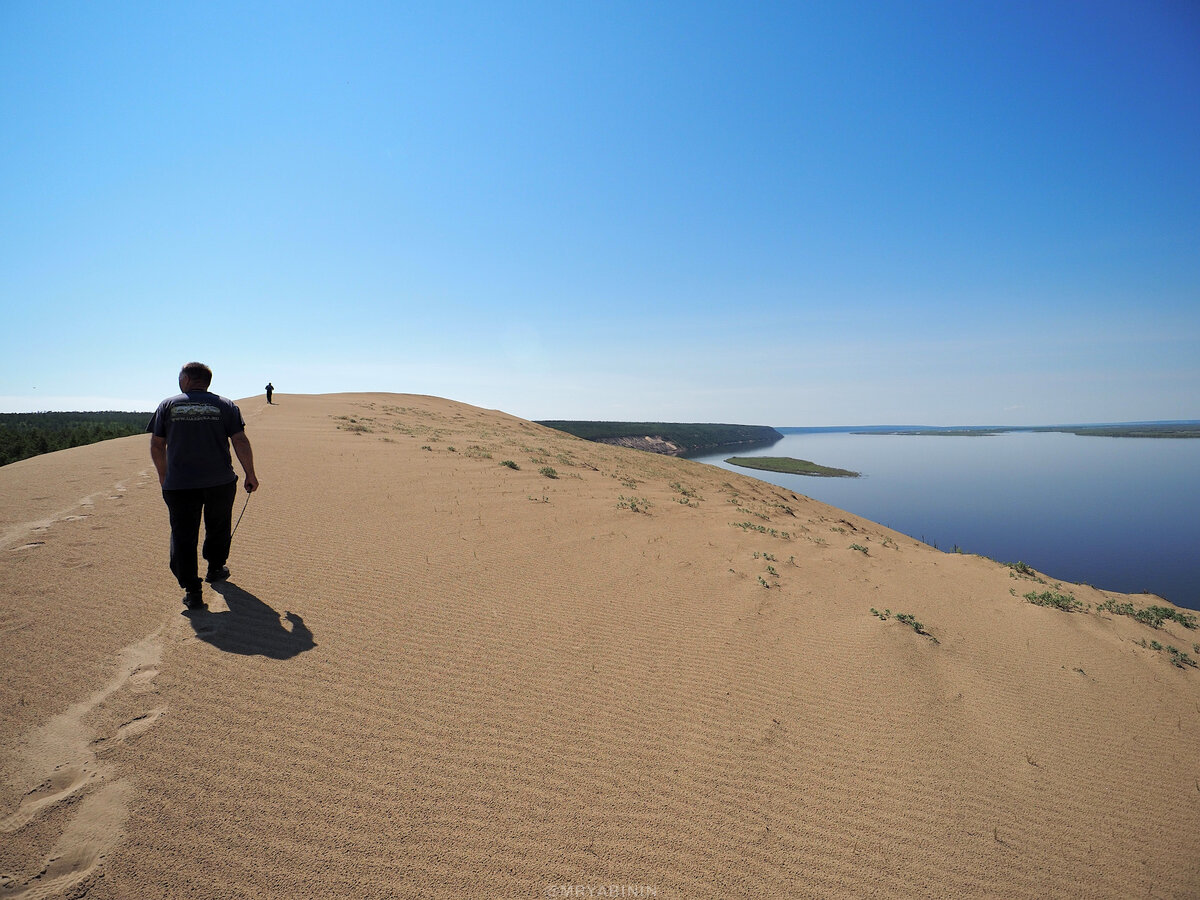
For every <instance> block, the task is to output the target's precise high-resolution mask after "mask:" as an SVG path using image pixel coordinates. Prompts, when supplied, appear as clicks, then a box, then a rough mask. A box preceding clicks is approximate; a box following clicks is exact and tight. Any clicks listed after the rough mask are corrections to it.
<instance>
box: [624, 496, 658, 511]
mask: <svg viewBox="0 0 1200 900" xmlns="http://www.w3.org/2000/svg"><path fill="white" fill-rule="evenodd" d="M652 505H653V504H652V503H651V502H650V501H649V500H647V499H646V498H645V497H626V496H625V495H624V494H622V495H621V497H620V498H619V499H618V501H617V509H628V510H630V511H631V512H635V513H636V512H640V513H644V512H648V511H649V509H650V507H651V506H652Z"/></svg>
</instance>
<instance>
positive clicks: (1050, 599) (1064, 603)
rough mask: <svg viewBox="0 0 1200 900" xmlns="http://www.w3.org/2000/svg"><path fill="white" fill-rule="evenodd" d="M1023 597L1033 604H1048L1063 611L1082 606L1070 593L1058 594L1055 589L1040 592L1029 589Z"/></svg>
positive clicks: (1070, 610)
mask: <svg viewBox="0 0 1200 900" xmlns="http://www.w3.org/2000/svg"><path fill="white" fill-rule="evenodd" d="M1025 599H1026V600H1028V601H1029V602H1030V603H1032V604H1033V605H1034V606H1050V607H1053V608H1054V609H1061V610H1062V611H1063V612H1072V611H1073V610H1076V609H1082V608H1083V604H1082V603H1081V602H1080V601H1078V600H1076V599H1075V598H1074V597H1072V596H1071V595H1070V594H1060V593H1058V592H1057V591H1042V592H1041V593H1040V594H1038V593H1035V592H1034V591H1030V592H1029V593H1028V594H1026V595H1025Z"/></svg>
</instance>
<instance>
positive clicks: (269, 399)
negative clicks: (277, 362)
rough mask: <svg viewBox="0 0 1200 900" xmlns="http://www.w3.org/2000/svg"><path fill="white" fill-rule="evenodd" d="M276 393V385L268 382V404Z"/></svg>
mask: <svg viewBox="0 0 1200 900" xmlns="http://www.w3.org/2000/svg"><path fill="white" fill-rule="evenodd" d="M274 393H275V385H273V384H271V382H269V381H268V382H267V402H268V403H270V402H271V395H272V394H274Z"/></svg>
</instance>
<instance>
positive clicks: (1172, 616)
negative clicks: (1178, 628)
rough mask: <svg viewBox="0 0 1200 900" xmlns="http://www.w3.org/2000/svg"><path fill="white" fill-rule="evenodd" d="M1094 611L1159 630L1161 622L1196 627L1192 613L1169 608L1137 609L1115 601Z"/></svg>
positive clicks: (1148, 607)
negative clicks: (1111, 614) (1124, 618)
mask: <svg viewBox="0 0 1200 900" xmlns="http://www.w3.org/2000/svg"><path fill="white" fill-rule="evenodd" d="M1096 609H1100V610H1104V611H1105V612H1110V613H1113V614H1114V615H1118V616H1129V617H1130V618H1131V619H1137V620H1138V621H1139V622H1141V623H1142V624H1143V625H1149V626H1150V627H1151V628H1161V627H1162V625H1163V622H1167V621H1175V622H1178V623H1179V624H1180V625H1182V626H1183V627H1184V628H1195V627H1196V617H1195V616H1194V615H1193V614H1192V613H1185V612H1184V611H1183V610H1179V609H1173V608H1172V607H1169V606H1144V607H1141V608H1139V607H1136V606H1134V605H1133V604H1132V603H1129V602H1125V603H1117V602H1116V601H1115V600H1105V601H1104V602H1103V603H1101V604H1100V605H1099V606H1097V607H1096Z"/></svg>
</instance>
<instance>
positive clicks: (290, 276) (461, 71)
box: [0, 0, 1200, 425]
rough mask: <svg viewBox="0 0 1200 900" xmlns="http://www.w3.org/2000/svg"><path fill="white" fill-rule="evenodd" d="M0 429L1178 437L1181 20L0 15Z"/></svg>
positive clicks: (1183, 158)
mask: <svg viewBox="0 0 1200 900" xmlns="http://www.w3.org/2000/svg"><path fill="white" fill-rule="evenodd" d="M0 309H2V310H3V326H2V328H0V409H2V410H8V411H15V410H22V409H80V408H122V409H149V408H151V407H152V406H153V405H154V404H155V403H156V402H157V401H158V400H159V399H161V398H162V397H163V396H166V395H167V394H169V393H172V392H173V391H174V390H175V378H176V374H177V372H178V369H179V366H180V365H181V364H182V363H183V362H185V361H187V360H190V359H199V360H201V361H205V362H208V363H209V364H210V365H212V366H213V368H214V369H215V370H216V373H217V377H216V380H215V381H214V385H213V387H214V390H217V391H218V392H219V393H222V394H226V395H227V396H232V397H235V398H237V397H244V396H248V395H251V394H255V393H260V392H261V389H262V386H263V385H264V384H266V382H267V381H268V379H269V380H271V381H273V382H274V384H275V386H276V388H277V390H278V391H280V392H281V393H282V394H283V395H284V396H285V397H286V394H288V393H291V392H299V393H326V392H332V391H349V390H364V391H376V390H378V391H399V392H415V393H427V394H435V395H438V396H443V397H449V398H452V399H455V400H461V401H465V402H468V403H473V404H476V405H480V406H485V407H492V408H498V409H502V410H505V411H507V412H511V413H514V414H516V415H520V416H524V417H527V418H551V417H554V418H605V419H656V420H660V419H665V420H673V421H732V422H753V423H766V424H773V425H831V424H866V423H924V424H991V423H1010V424H1046V423H1061V422H1088V421H1125V420H1134V419H1171V418H1200V5H1198V4H1196V3H1195V2H1193V0H1127V2H1104V0H1087V2H1082V0H1081V2H1054V0H1035V2H1019V0H1005V2H976V0H971V2H963V0H944V2H920V0H918V2H911V0H897V2H888V3H873V2H872V3H867V2H845V0H836V2H835V0H830V2H804V0H795V2H793V3H745V2H729V3H706V2H677V3H656V2H632V3H620V2H608V0H605V2H574V0H555V2H546V3H536V2H496V3H456V2H440V0H439V2H430V3H420V4H417V3H411V4H410V3H390V2H389V3H384V2H378V3H363V2H337V3H334V2H329V3H321V4H316V3H294V2H278V3H263V2H253V0H238V2H225V0H217V2H203V3H199V2H195V3H163V2H158V0H154V2H145V3H125V2H101V3H89V2H82V0H79V2H70V3H67V2H56V0H36V2H35V0H5V2H3V3H0Z"/></svg>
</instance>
